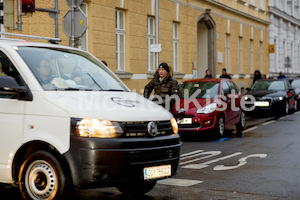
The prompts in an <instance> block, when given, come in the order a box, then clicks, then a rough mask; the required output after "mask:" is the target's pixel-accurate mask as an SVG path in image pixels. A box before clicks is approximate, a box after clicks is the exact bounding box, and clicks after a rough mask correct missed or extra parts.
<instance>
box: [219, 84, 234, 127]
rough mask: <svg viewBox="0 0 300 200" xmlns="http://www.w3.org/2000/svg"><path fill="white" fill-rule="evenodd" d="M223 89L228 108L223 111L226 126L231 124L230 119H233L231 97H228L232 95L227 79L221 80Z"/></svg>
mask: <svg viewBox="0 0 300 200" xmlns="http://www.w3.org/2000/svg"><path fill="white" fill-rule="evenodd" d="M221 89H222V96H223V99H225V104H226V109H225V110H224V111H223V112H224V116H225V126H228V125H229V124H230V121H231V119H232V114H233V113H232V110H231V102H232V100H231V98H228V97H229V95H230V87H229V84H228V83H227V81H222V82H221Z"/></svg>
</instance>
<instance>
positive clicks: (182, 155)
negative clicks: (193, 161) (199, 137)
mask: <svg viewBox="0 0 300 200" xmlns="http://www.w3.org/2000/svg"><path fill="white" fill-rule="evenodd" d="M203 151H204V150H196V151H191V152H188V153H185V154H181V157H184V156H189V155H191V154H195V153H199V152H203Z"/></svg>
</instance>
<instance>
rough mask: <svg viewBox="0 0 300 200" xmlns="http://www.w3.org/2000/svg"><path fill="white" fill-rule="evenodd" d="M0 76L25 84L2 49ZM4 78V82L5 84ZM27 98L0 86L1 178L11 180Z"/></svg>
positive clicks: (21, 132)
mask: <svg viewBox="0 0 300 200" xmlns="http://www.w3.org/2000/svg"><path fill="white" fill-rule="evenodd" d="M0 76H1V77H9V76H10V77H13V78H14V79H15V80H16V81H17V83H18V84H21V85H24V80H23V78H22V77H21V76H20V74H19V72H18V71H17V70H16V68H15V67H14V66H13V64H12V62H11V61H10V60H9V59H8V57H6V55H5V54H4V53H3V52H2V51H1V50H0ZM3 80H4V79H2V84H4V83H3V82H4V81H3ZM25 102H26V101H25V100H19V99H18V97H17V96H15V95H12V94H10V93H8V92H7V89H5V88H3V87H1V88H0V130H1V132H0V134H1V139H0V180H2V181H9V180H11V173H10V172H11V166H10V164H11V163H12V162H13V156H14V153H15V150H16V149H18V148H19V146H20V144H21V143H22V135H23V128H24V125H23V123H24V109H25Z"/></svg>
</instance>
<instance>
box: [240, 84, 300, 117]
mask: <svg viewBox="0 0 300 200" xmlns="http://www.w3.org/2000/svg"><path fill="white" fill-rule="evenodd" d="M247 91H248V92H247V93H246V94H245V96H244V98H245V102H246V103H247V101H250V100H251V98H250V97H251V96H253V97H254V99H255V101H254V102H253V103H254V105H253V104H250V103H249V102H248V103H247V104H246V107H253V108H254V111H257V110H263V111H272V112H273V113H274V114H279V115H285V114H288V113H289V111H290V110H292V109H296V108H297V102H296V101H295V99H296V97H295V90H294V89H293V88H292V86H291V84H290V82H289V81H288V80H287V79H260V80H257V81H255V82H254V84H253V85H252V87H251V88H247Z"/></svg>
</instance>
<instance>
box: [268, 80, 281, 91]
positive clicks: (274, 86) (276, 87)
mask: <svg viewBox="0 0 300 200" xmlns="http://www.w3.org/2000/svg"><path fill="white" fill-rule="evenodd" d="M268 90H285V85H284V82H283V81H274V82H271V83H270V85H269V87H268Z"/></svg>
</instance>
